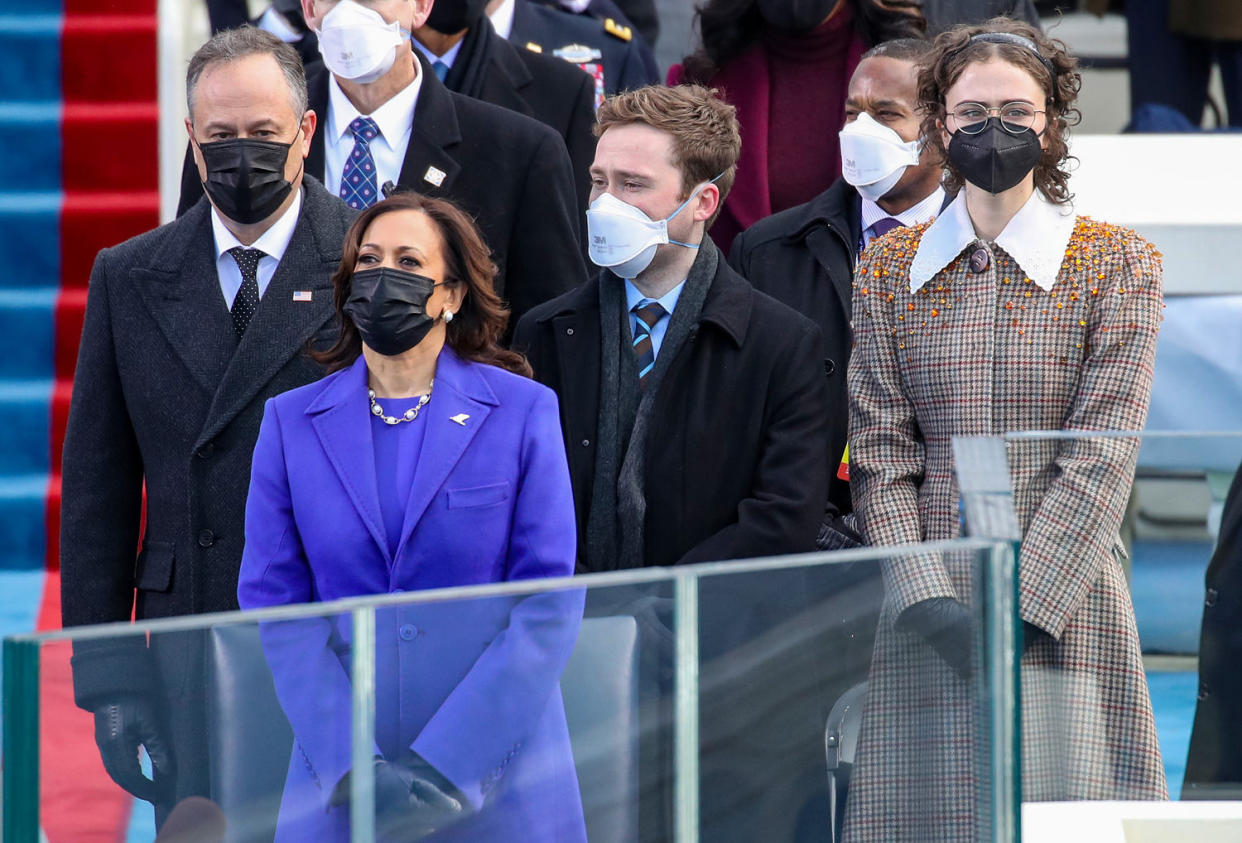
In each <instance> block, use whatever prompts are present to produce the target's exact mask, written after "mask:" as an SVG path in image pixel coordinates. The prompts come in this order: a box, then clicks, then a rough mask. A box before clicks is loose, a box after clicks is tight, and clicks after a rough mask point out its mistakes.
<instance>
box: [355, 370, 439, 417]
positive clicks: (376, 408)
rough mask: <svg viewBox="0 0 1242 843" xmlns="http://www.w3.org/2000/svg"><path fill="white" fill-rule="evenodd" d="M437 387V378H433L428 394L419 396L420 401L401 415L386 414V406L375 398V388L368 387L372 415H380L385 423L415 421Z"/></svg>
mask: <svg viewBox="0 0 1242 843" xmlns="http://www.w3.org/2000/svg"><path fill="white" fill-rule="evenodd" d="M435 387H436V382H435V380H432V381H431V383H430V384H428V386H427V394H426V395H421V396H419V399H418V403H417V404H415V405H414V406H413V407H411V408H410V409H408V410H406V411H405V413H404V415H402V416H400V417H398V416H386V415H384V408H383V407H381V406H380V404H379V402H378V401H376V400H375V390H374V389H368V390H367V396H368V397H370V399H371V415H373V416H379V417H380V418H381V419H383V420H384V424H401V422H412V421H414V419H416V418H418V411H419V410H421V409H422V408H423V406H424V405H426V403H427V402H428V401H430V400H431V391H432V390H433V389H435Z"/></svg>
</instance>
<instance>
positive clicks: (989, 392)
mask: <svg viewBox="0 0 1242 843" xmlns="http://www.w3.org/2000/svg"><path fill="white" fill-rule="evenodd" d="M926 228H927V226H926V225H923V226H915V227H913V228H903V229H896V230H894V231H892V232H891V233H890V234H888V235H887V236H885V237H883V238H881V239H879V240H877V241H875V242H873V243H872V244H871V246H870V247H868V249H867V251H866V252H865V253H864V255H863V258H862V261H861V262H860V264H859V267H858V272H857V275H856V280H855V296H854V308H853V310H854V336H855V340H856V342H857V346H856V348H855V350H854V355H853V357H852V359H851V360H850V368H849V387H850V399H851V405H850V469H851V470H850V483H851V489H852V491H853V495H854V511H855V513H856V515H857V516H858V519H859V524H860V527H861V528H862V531H863V535H864V537H865V538H866V539H867V541H868V543H869V544H873V545H877V546H891V545H902V544H911V543H914V542H919V541H940V540H946V539H951V538H954V537H956V536H957V535H958V534H959V530H960V528H959V509H958V497H959V496H958V491H957V483H956V480H955V476H954V471H953V457H952V451H951V442H950V438H951V437H952V436H971V435H975V436H983V435H999V434H1003V433H1006V432H1009V431H1021V430H1060V429H1065V430H1088V431H1090V430H1142V428H1143V425H1144V423H1145V421H1146V418H1147V406H1148V401H1149V398H1150V395H1151V382H1152V374H1153V368H1154V362H1155V354H1156V334H1157V331H1158V328H1159V325H1160V319H1161V309H1162V306H1163V305H1162V292H1161V268H1160V262H1159V255H1158V254H1157V253H1156V251H1155V249H1153V248H1152V247H1151V245H1150V244H1148V243H1147V242H1145V241H1144V240H1143V239H1142V238H1141V237H1139V236H1138V235H1137V234H1135V233H1134V232H1132V231H1127V230H1124V229H1121V228H1119V227H1117V226H1112V225H1107V224H1104V223H1098V222H1095V221H1093V220H1090V219H1088V218H1085V217H1079V218H1078V219H1077V222H1076V225H1075V228H1074V232H1073V234H1072V236H1071V237H1070V240H1069V244H1068V247H1067V250H1066V254H1065V257H1064V259H1063V260H1062V263H1061V268H1060V272H1059V274H1058V276H1057V279H1056V283H1055V285H1054V286H1053V288H1052V289H1051V290H1050V291H1048V292H1045V291H1044V290H1043V289H1042V288H1040V287H1039V286H1037V285H1035V284H1034V283H1033V282H1031V280H1030V279H1029V278H1024V275H1025V273H1023V272H1022V271H1021V269H1020V268H1019V267H1018V265H1017V263H1016V261H1015V260H1014V258H1013V257H1012V256H1010V255H1008V254H1006V253H1005V251H1004V250H1003V249H1002V248H1000V247H999V246H996V245H995V244H992V243H986V242H984V241H980V240H975V241H974V243H973V244H971V245H968V246H967V247H966V248H965V249H963V250H962V252H961V253H959V255H958V257H957V258H956V259H955V260H954V261H952V262H951V263H950V264H949V265H948V266H946V267H944V268H943V269H941V270H940V272H939V273H937V274H936V275H935V276H934V277H933V278H932V279H931V280H929V281H928V282H927V283H926V284H925V285H924V286H923V287H921V288H920V289H919V291H918V292H917V293H911V292H910V265H911V262H912V260H913V258H914V255H915V253H916V251H917V249H918V245H919V242H920V239H921V237H922V235H923V232H924V231H925V230H926ZM980 245H982V246H983V247H984V248H987V249H989V250H990V251H991V253H992V256H991V260H990V262H989V264H988V266H987V268H986V269H985V270H984V271H982V272H979V273H975V272H972V271H971V270H970V268H969V265H968V264H969V261H968V260H967V256H968V255H969V254H970V253H971V252H972V250H974V249H976V248H978V247H979V246H980ZM1137 452H1138V442H1137V441H1136V440H1133V439H1130V440H1126V439H1100V438H1084V439H1073V440H1052V439H1043V440H1028V441H1024V442H1014V443H1010V446H1009V463H1010V471H1011V476H1012V482H1013V493H1014V504H1015V506H1016V508H1017V513H1018V519H1019V523H1020V525H1021V527H1022V531H1023V536H1024V538H1023V541H1022V548H1021V556H1020V563H1019V567H1020V570H1019V590H1020V597H1019V612H1020V614H1021V617H1022V620H1024V621H1027V622H1029V623H1031V624H1033V625H1034V626H1036V627H1038V628H1039V629H1040V630H1043V631H1044V632H1046V633H1048V635H1047V636H1046V637H1044V639H1043V640H1040V641H1037V642H1036V643H1034V644H1033V645H1032V646H1031V647H1030V648H1029V649H1028V650H1027V652H1026V653H1025V655H1024V656H1023V658H1022V683H1023V684H1022V703H1023V707H1022V714H1023V768H1024V769H1023V798H1024V799H1026V800H1028V801H1047V800H1069V799H1122V800H1125V799H1164V798H1166V797H1167V793H1166V785H1165V776H1164V768H1163V766H1162V765H1161V761H1160V750H1159V746H1158V744H1157V742H1156V730H1155V725H1154V723H1153V720H1152V712H1151V700H1150V697H1149V695H1148V691H1147V682H1146V679H1145V676H1144V673H1143V663H1142V657H1141V653H1140V651H1139V641H1138V633H1137V631H1136V629H1135V625H1134V611H1133V608H1132V607H1131V604H1130V594H1129V588H1128V586H1127V583H1126V579H1125V575H1124V572H1123V571H1122V568H1121V564H1120V558H1121V556H1122V554H1124V551H1123V550H1122V549H1121V542H1120V539H1119V538H1118V528H1119V525H1120V523H1121V518H1122V515H1123V513H1124V510H1125V507H1126V501H1127V500H1128V498H1129V492H1130V484H1131V482H1132V480H1133V476H1134V466H1135V460H1136V457H1137ZM885 585H886V590H887V594H886V599H885V607H884V611H883V613H882V614H881V617H880V627H879V630H878V631H877V633H876V649H875V656H874V661H873V663H872V668H871V678H870V683H869V686H868V689H867V701H866V705H865V709H864V714H863V717H864V719H863V726H862V734H861V737H860V743H859V756H858V759H857V762H856V765H855V768H854V772H853V778H852V781H851V787H850V795H849V804H848V806H847V820H846V839H847V840H853V841H871V840H875V841H885V843H891V841H912V843H914V841H917V843H924V841H937V840H945V841H956V840H964V839H971V838H973V837H974V836H975V835H976V833H977V828H978V823H979V822H980V821H981V820H982V818H983V816H984V814H985V812H986V803H984V802H981V801H980V799H979V790H978V786H979V783H980V781H979V777H980V776H981V775H982V774H983V773H984V772H985V770H986V768H985V767H983V766H981V764H982V760H981V759H983V758H984V757H985V756H984V755H983V754H981V750H982V749H983V748H982V747H981V746H980V745H979V744H978V742H977V738H976V736H977V735H978V734H982V732H980V731H978V729H979V728H981V726H982V721H981V720H979V719H977V718H978V717H979V716H980V715H979V714H977V713H976V712H975V702H974V701H975V687H976V686H975V685H972V684H968V683H966V682H963V681H962V680H961V679H960V678H958V676H957V674H956V673H954V672H953V671H952V670H950V669H949V668H948V667H947V666H946V665H945V664H944V662H942V661H941V660H940V659H939V657H937V656H936V655H935V654H934V653H933V651H932V650H931V649H930V648H929V647H928V645H927V644H926V643H924V641H923V640H922V639H921V638H919V637H917V636H916V635H914V634H913V633H909V632H904V631H900V630H897V629H895V628H894V626H893V622H894V620H895V619H896V618H897V616H898V615H900V613H901V612H902V611H904V610H905V609H907V608H908V607H910V606H912V605H914V604H915V603H917V602H920V601H922V600H926V599H928V598H932V597H955V598H957V599H959V600H963V601H966V602H971V599H972V598H971V589H970V582H969V568H968V567H966V566H961V567H960V568H956V567H951V566H949V565H946V564H945V563H944V562H943V561H942V560H940V559H936V558H929V557H925V556H924V557H918V558H915V559H904V560H898V561H896V562H894V563H893V564H890V565H888V566H887V568H886V571H885Z"/></svg>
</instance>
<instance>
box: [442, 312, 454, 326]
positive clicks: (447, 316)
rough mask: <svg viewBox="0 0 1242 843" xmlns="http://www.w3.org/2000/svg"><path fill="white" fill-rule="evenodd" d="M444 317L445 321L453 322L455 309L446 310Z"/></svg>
mask: <svg viewBox="0 0 1242 843" xmlns="http://www.w3.org/2000/svg"><path fill="white" fill-rule="evenodd" d="M443 318H444V321H445V322H446V323H447V322H452V321H453V311H451V310H446V311H444V317H443Z"/></svg>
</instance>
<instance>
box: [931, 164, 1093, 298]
mask: <svg viewBox="0 0 1242 843" xmlns="http://www.w3.org/2000/svg"><path fill="white" fill-rule="evenodd" d="M1077 219H1078V218H1077V217H1076V216H1075V215H1074V208H1073V207H1072V206H1071V205H1069V204H1066V205H1054V204H1052V203H1051V202H1049V201H1048V200H1047V199H1045V198H1044V195H1043V194H1042V193H1040V192H1039V190H1038V189H1037V190H1035V191H1034V193H1032V194H1031V198H1030V199H1028V200H1026V204H1025V205H1023V206H1022V207H1021V208H1019V209H1018V212H1017V213H1016V214H1014V215H1013V218H1012V219H1011V220H1009V223H1008V224H1007V225H1006V226H1005V228H1004V230H1003V231H1001V233H1000V236H999V237H997V238H996V241H995V242H996V245H997V246H1000V247H1001V248H1002V249H1004V250H1005V251H1006V252H1008V253H1009V255H1010V256H1011V257H1012V258H1013V259H1014V260H1015V261H1017V262H1018V266H1019V267H1021V269H1022V271H1023V272H1025V273H1026V276H1027V277H1028V278H1030V279H1031V280H1032V281H1034V282H1035V283H1036V284H1038V285H1039V287H1040V289H1042V290H1044V291H1045V292H1047V291H1049V290H1051V289H1052V288H1053V286H1054V285H1055V284H1056V283H1057V275H1058V274H1059V273H1060V272H1061V262H1062V261H1063V260H1064V259H1065V249H1066V247H1067V246H1068V245H1069V239H1070V236H1071V235H1072V234H1073V233H1074V225H1075V224H1076V222H1077ZM980 239H981V238H980V237H979V235H978V234H976V233H975V225H974V223H972V222H971V221H970V213H969V212H968V211H967V209H966V191H965V190H963V191H962V192H961V193H959V194H957V198H956V199H954V200H953V203H952V204H951V205H949V207H947V208H945V209H944V213H943V214H941V215H940V216H939V217H937V218H936V221H935V222H933V223H932V224H931V225H929V226H928V227H927V230H926V231H925V232H923V238H922V240H920V241H919V248H918V251H917V252H915V254H914V260H913V261H912V262H911V264H910V292H912V293H913V292H916V291H917V290H918V289H919V288H920V287H922V286H923V285H924V284H926V283H927V282H928V281H930V280H931V279H932V278H933V277H935V275H936V273H937V272H939V271H940V270H942V269H944V268H945V267H946V266H948V265H949V264H950V263H952V262H953V261H954V260H955V259H956V258H957V256H958V255H960V254H961V253H962V250H963V249H965V248H966V247H967V246H969V245H970V244H971V243H974V242H975V241H976V240H980Z"/></svg>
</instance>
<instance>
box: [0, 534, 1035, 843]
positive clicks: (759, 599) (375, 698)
mask: <svg viewBox="0 0 1242 843" xmlns="http://www.w3.org/2000/svg"><path fill="white" fill-rule="evenodd" d="M1007 557H1008V558H1009V559H1010V560H1011V559H1012V557H1011V548H1010V547H1009V546H1008V545H1005V544H999V545H998V544H995V543H987V542H982V541H972V540H963V541H960V542H957V543H949V544H944V545H928V546H919V547H916V548H910V549H908V550H906V551H903V553H902V554H901V555H897V556H892V555H888V554H881V553H880V552H878V551H872V550H857V551H845V552H839V553H829V554H817V555H809V556H803V557H788V558H786V559H773V560H749V561H743V562H729V563H715V564H710V565H698V566H686V567H684V568H680V569H672V570H664V569H650V570H646V571H636V572H619V573H617V574H608V575H595V576H588V577H578V578H574V579H572V580H560V581H547V582H539V581H530V582H526V583H509V584H502V585H498V586H488V587H479V588H457V589H445V590H440V591H426V592H414V593H407V594H394V595H383V596H378V597H374V598H359V599H354V600H351V601H341V602H338V603H333V604H322V605H314V604H311V605H308V606H298V607H286V608H283V609H278V610H264V611H260V612H250V613H233V614H227V615H207V616H199V617H191V618H182V619H176V620H171V621H160V622H154V623H150V624H145V625H133V626H112V627H97V628H79V629H75V630H70V631H63V632H58V633H48V634H42V635H33V636H20V637H16V638H14V639H10V640H6V654H5V655H6V661H5V668H6V675H5V685H4V711H5V715H6V719H5V727H6V733H5V752H6V755H5V765H4V785H5V796H6V802H5V818H4V822H5V829H6V832H9V831H10V830H12V831H13V835H10V834H7V833H6V837H5V839H6V840H9V839H14V840H25V839H29V840H32V841H33V840H36V839H38V838H37V837H36V836H29V831H27V832H21V833H20V834H19V833H18V832H19V831H20V830H21V829H22V828H23V826H22V825H21V823H23V822H25V823H26V825H25V826H24V827H25V828H26V829H39V830H41V832H42V833H43V834H44V835H46V839H47V840H48V841H50V842H51V843H59V841H72V840H89V839H124V840H128V841H144V840H156V839H157V829H159V830H160V832H161V833H162V835H163V836H162V837H161V838H160V839H166V838H167V836H168V835H169V834H171V833H172V832H173V831H176V830H177V829H186V830H194V831H195V833H197V834H200V835H201V834H205V835H207V836H205V837H202V838H198V837H196V838H195V839H219V840H228V841H260V840H261V841H271V840H282V841H283V840H296V841H303V840H316V841H319V840H325V841H334V840H340V841H346V840H357V841H371V840H424V839H426V840H435V841H456V840H460V841H493V840H494V841H506V843H507V841H521V840H529V841H545V840H559V841H574V840H580V841H588V840H589V841H604V842H605V843H610V841H621V842H622V843H637V842H638V841H643V843H646V841H653V843H654V841H670V840H675V841H680V842H681V843H694V841H698V840H704V841H731V840H739V841H740V840H759V839H761V840H772V841H783V840H788V841H803V840H841V839H846V840H856V841H867V840H891V839H894V838H893V837H892V836H891V829H892V828H893V827H894V824H895V823H900V824H905V825H904V827H906V828H907V829H908V830H909V831H908V832H907V834H908V836H909V839H936V838H935V837H934V836H933V837H926V836H923V835H924V832H928V833H931V831H932V830H933V829H940V831H938V832H936V833H937V834H939V833H942V832H943V833H945V834H947V835H948V836H945V837H943V839H954V840H980V841H982V840H1000V839H1007V838H1006V837H1004V836H998V835H1002V834H1003V828H1004V827H1005V823H1006V820H1005V819H1004V818H1003V817H1001V818H1000V821H999V822H998V819H997V812H998V811H999V812H1001V813H1003V812H1004V811H1006V810H1008V811H1010V812H1011V813H1012V812H1013V811H1015V810H1016V803H1011V804H1009V805H1008V807H1006V805H1005V800H1004V799H1003V798H1000V799H998V798H997V796H996V793H997V790H996V788H995V783H996V782H997V781H1003V780H1004V779H1005V775H1004V772H1005V769H1006V763H1005V762H1007V761H1008V760H1009V755H1008V753H1011V752H1012V750H1013V747H1012V746H1011V747H1009V748H1008V749H1006V748H1005V747H1004V746H1003V745H1002V743H999V742H998V737H997V736H998V735H999V736H1000V738H999V740H1000V741H1001V742H1003V740H1004V735H1005V734H1007V733H1006V729H1005V726H1006V723H1005V721H1006V718H1009V722H1008V727H1009V730H1010V731H1009V732H1008V734H1011V735H1012V734H1016V733H1015V732H1014V731H1013V727H1014V725H1015V724H1014V721H1013V713H1014V712H1015V711H1016V707H1015V706H1016V700H1014V698H1013V693H1012V692H1013V687H1012V684H1013V682H1012V673H1011V674H1010V679H1009V686H1008V687H1007V686H1006V679H1005V674H1004V667H1005V664H1006V662H1005V661H1004V660H1003V659H1002V660H1001V661H996V660H995V659H992V660H991V662H989V655H990V654H991V655H995V654H996V653H1000V654H1002V656H1004V653H1005V649H1004V644H1005V641H1004V640H1003V639H1004V635H1005V634H1006V632H1005V631H1006V630H1008V631H1009V634H1010V641H1009V649H1010V651H1012V644H1013V642H1012V630H1013V624H1014V620H1013V614H1012V611H1013V600H1012V593H1011V590H1010V591H1006V584H1009V583H1010V581H1009V580H1008V579H1006V577H1005V574H1006V571H1008V570H1011V568H1009V569H1007V568H1006V567H1005V564H1004V563H1005V561H1006V558H1007ZM928 571H931V572H932V574H931V578H932V580H933V581H935V582H937V583H939V584H941V585H942V586H943V589H942V595H943V596H945V597H949V598H951V599H950V600H949V602H950V603H952V604H953V606H952V608H951V610H950V611H948V613H947V614H946V613H941V614H936V613H926V612H924V614H926V617H914V619H913V620H911V617H913V616H909V615H903V611H904V610H905V609H907V608H908V607H907V606H899V605H898V604H897V603H895V602H894V600H893V597H892V595H893V590H892V588H891V587H890V593H889V598H888V600H887V602H886V597H885V583H886V581H889V582H901V583H908V582H910V581H913V580H918V579H919V577H921V576H924V575H926V574H927V572H928ZM989 583H991V584H992V585H993V586H995V584H996V583H1001V587H1000V588H999V589H998V590H994V591H993V592H991V593H988V592H987V591H986V589H987V588H988V587H989ZM901 593H902V594H903V595H904V597H905V598H910V597H914V598H918V597H921V596H922V594H921V593H915V592H901ZM920 602H922V601H921V600H918V599H915V600H914V603H915V604H916V603H920ZM911 605H914V604H911ZM1006 613H1008V614H1006ZM914 615H915V616H917V615H919V611H916V612H915V613H914ZM1006 618H1007V619H1008V620H1007V621H1006ZM22 647H26V648H28V649H30V651H31V652H33V653H34V654H35V655H36V656H37V661H36V662H35V663H34V664H31V663H30V661H31V660H30V659H26V661H25V663H24V662H23V660H22V658H21V657H20V653H21V648H22ZM873 652H874V653H875V656H876V658H875V661H874V662H873ZM15 653H16V654H17V655H16V656H14V654H15ZM1010 663H1011V662H1010ZM997 665H999V667H997ZM19 674H20V675H19ZM32 682H33V684H32ZM77 703H81V704H82V705H85V706H86V707H87V708H89V709H91V710H90V711H88V710H85V709H84V708H83V707H81V706H80V705H78V704H77ZM23 706H24V707H23ZM23 712H24V713H23ZM31 714H35V715H37V721H36V720H33V719H32V718H31V716H30V715H31ZM10 716H12V718H13V719H12V721H11V722H12V723H13V724H14V725H15V726H16V725H18V724H23V723H24V724H26V726H27V727H28V728H33V729H34V730H35V732H36V733H37V739H36V740H34V741H31V740H27V741H26V744H28V746H23V744H22V741H20V740H18V735H13V736H10V734H9V731H10V730H9V725H10ZM140 742H141V743H142V744H143V745H144V746H145V750H144V751H143V752H141V753H139V752H138V750H137V748H136V747H137V745H138V743H140ZM31 747H36V748H37V751H36V750H34V749H32V748H31ZM998 749H1000V750H1001V751H999V752H998ZM102 758H106V759H107V761H106V762H105V761H103V760H101V759H102ZM946 765H948V766H946ZM946 773H948V774H946ZM115 779H119V780H121V781H122V782H124V783H125V784H126V786H127V788H128V789H126V788H122V787H121V786H120V785H119V784H117V783H116V781H115ZM23 782H24V783H26V784H27V785H30V786H31V788H30V795H29V796H28V797H27V799H26V804H21V805H14V804H13V803H12V802H10V801H9V797H10V794H16V795H20V793H21V784H22V783H23ZM36 793H37V798H36V797H35V795H34V794H36ZM134 794H137V796H135V795H134ZM1002 796H1003V794H1002ZM138 797H143V798H138ZM147 800H151V801H147ZM152 801H153V802H154V803H155V806H156V807H154V808H153V807H152ZM32 802H33V804H31V803H32ZM14 835H16V836H14ZM212 835H215V836H212Z"/></svg>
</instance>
